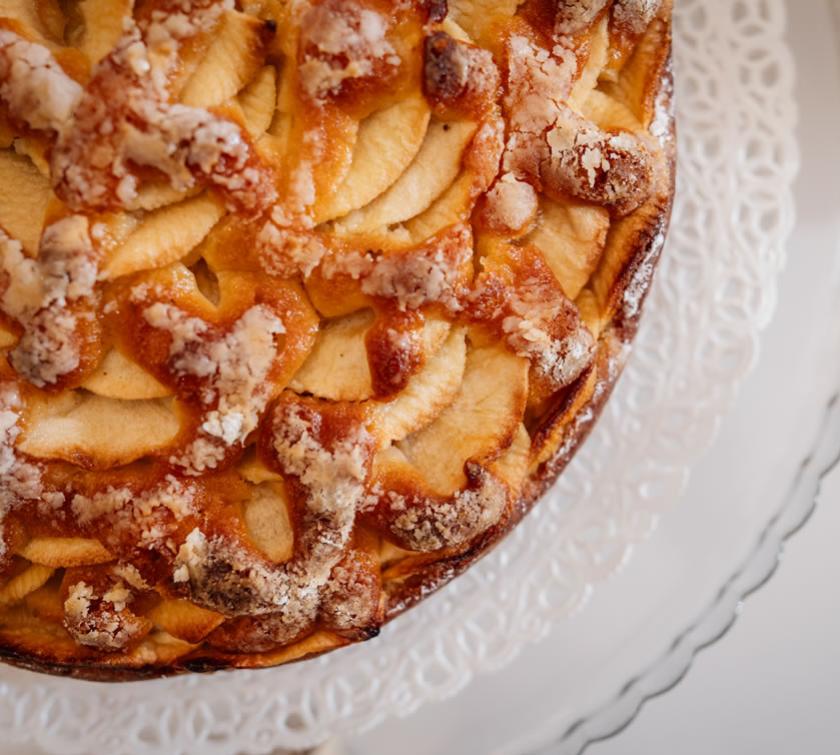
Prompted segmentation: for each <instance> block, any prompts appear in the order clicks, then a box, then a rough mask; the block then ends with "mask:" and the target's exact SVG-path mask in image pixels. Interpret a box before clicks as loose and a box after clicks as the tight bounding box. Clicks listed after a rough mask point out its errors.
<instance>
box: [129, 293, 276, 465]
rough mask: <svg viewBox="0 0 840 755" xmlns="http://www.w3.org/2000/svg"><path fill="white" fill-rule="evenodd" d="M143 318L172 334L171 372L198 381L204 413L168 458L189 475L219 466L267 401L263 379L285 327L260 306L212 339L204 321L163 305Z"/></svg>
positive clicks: (152, 308)
mask: <svg viewBox="0 0 840 755" xmlns="http://www.w3.org/2000/svg"><path fill="white" fill-rule="evenodd" d="M143 318H144V319H145V321H146V322H147V323H148V324H149V325H151V326H152V327H153V328H156V329H159V330H165V331H167V332H168V333H169V334H170V336H171V338H172V340H171V344H170V347H169V365H170V368H171V369H172V371H173V373H174V374H176V375H189V376H192V377H195V378H198V379H199V380H200V384H201V389H200V391H199V396H200V400H201V402H202V404H203V405H204V407H205V409H204V412H203V414H202V421H201V424H200V426H199V429H198V435H197V437H196V439H195V440H194V441H193V442H192V443H191V444H190V446H189V447H188V448H187V449H186V450H185V451H184V452H183V453H182V454H180V455H177V456H173V457H172V458H171V459H170V461H171V462H172V463H173V464H176V465H177V466H179V467H182V468H183V469H184V470H185V471H186V472H187V473H188V474H193V475H199V474H201V473H202V472H204V471H206V470H207V469H213V468H215V467H217V466H218V465H219V464H220V463H221V461H222V460H223V459H224V458H225V455H226V454H227V450H228V449H229V448H230V447H231V446H235V445H239V444H241V443H243V442H244V441H245V439H246V438H247V437H248V435H249V434H250V433H251V432H253V431H254V430H255V429H256V427H257V423H258V422H259V419H260V416H261V415H262V412H263V410H264V409H265V406H266V403H267V402H268V399H269V394H268V383H267V380H266V379H267V377H268V374H269V372H270V370H271V367H272V365H273V364H274V361H275V359H276V357H277V344H276V341H275V337H276V336H278V335H282V334H283V333H285V332H286V329H285V327H284V326H283V323H282V322H281V321H280V318H279V317H277V315H275V314H274V313H273V312H272V311H271V310H269V309H268V308H267V307H265V306H263V305H257V306H254V307H251V308H250V309H248V310H247V311H246V312H245V313H244V314H243V315H242V317H241V318H239V320H237V321H236V323H235V325H234V326H233V329H232V330H231V331H230V332H229V333H227V334H225V335H222V336H220V337H213V336H212V334H211V332H210V330H211V329H210V326H209V325H208V324H207V323H206V322H205V321H204V320H200V319H198V318H196V317H190V316H189V315H187V314H186V313H185V312H184V311H183V310H181V309H178V308H177V307H175V306H174V305H172V304H167V303H164V302H156V303H155V304H152V305H150V306H148V307H146V308H145V309H144V310H143Z"/></svg>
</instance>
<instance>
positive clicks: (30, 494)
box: [0, 382, 47, 560]
mask: <svg viewBox="0 0 840 755" xmlns="http://www.w3.org/2000/svg"><path fill="white" fill-rule="evenodd" d="M21 406H22V405H21V400H20V394H19V392H18V388H17V386H16V385H15V384H14V383H10V382H5V383H0V560H2V559H3V558H4V557H5V556H6V555H7V545H6V541H5V539H4V530H3V525H4V521H5V519H6V517H7V516H8V515H9V514H10V513H11V512H12V511H13V510H14V509H15V508H17V507H18V506H19V505H21V504H23V503H25V502H27V501H30V502H37V501H39V500H40V499H41V498H42V496H44V495H47V494H46V493H45V491H44V488H43V485H42V482H41V469H40V468H39V467H38V466H36V465H35V464H32V463H30V462H28V461H24V460H22V459H20V458H19V457H18V455H17V452H16V450H15V443H16V442H17V439H18V437H19V436H20V434H21V428H20V425H19V421H20V411H21Z"/></svg>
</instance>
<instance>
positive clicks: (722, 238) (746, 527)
mask: <svg viewBox="0 0 840 755" xmlns="http://www.w3.org/2000/svg"><path fill="white" fill-rule="evenodd" d="M813 7H815V8H816V7H817V2H816V0H815V3H814V5H813ZM820 7H821V6H820ZM782 8H783V4H782V0H679V2H678V23H677V30H678V55H677V58H678V78H679V83H678V86H679V97H680V101H679V110H680V115H681V117H682V121H681V133H682V155H681V171H682V174H681V179H680V180H681V186H680V197H679V208H680V209H679V211H678V213H677V215H676V218H675V226H674V231H673V233H672V237H671V241H670V242H669V248H668V250H667V252H666V259H665V264H664V265H663V268H662V270H661V271H660V274H659V276H658V281H657V285H656V289H655V292H654V295H653V296H652V297H651V301H650V311H649V312H648V313H647V316H646V318H645V321H644V325H643V331H642V333H641V334H640V337H639V341H638V343H637V348H636V350H635V352H634V355H633V357H632V360H631V363H630V365H629V367H628V371H627V374H626V375H625V377H624V378H623V379H622V382H621V384H620V386H619V388H618V390H617V391H616V395H615V397H614V399H613V400H612V402H611V404H610V405H609V407H608V410H607V411H606V412H605V416H604V417H603V419H602V420H601V422H600V423H599V425H598V427H597V429H596V432H595V433H594V434H593V437H592V439H591V441H590V442H589V443H588V444H587V446H586V448H585V449H584V450H583V452H582V453H581V454H579V455H578V457H577V458H576V460H575V462H574V464H573V465H572V466H571V467H570V468H569V470H568V471H567V473H566V474H565V475H564V477H563V479H562V481H561V484H560V485H559V486H558V487H557V488H555V490H554V491H553V492H552V494H551V495H550V496H549V497H547V499H546V500H545V501H543V502H542V503H541V504H540V506H539V507H538V508H537V510H536V511H535V513H534V515H532V516H530V517H529V518H528V520H527V521H526V522H525V523H523V525H522V526H521V527H519V528H518V529H517V531H516V532H515V533H513V535H512V537H510V538H509V539H508V540H507V541H506V542H505V544H504V545H503V547H502V548H500V549H499V550H498V551H497V552H496V553H494V554H492V555H491V556H490V557H489V558H487V559H486V560H485V561H483V562H482V563H481V564H479V565H478V567H476V568H474V569H472V570H471V571H470V572H469V574H467V575H465V576H464V577H462V578H460V579H459V580H456V581H455V583H453V584H452V585H451V586H450V587H449V588H447V589H446V590H444V591H442V592H441V594H439V595H437V596H435V597H433V598H431V599H429V600H428V601H426V602H425V603H424V604H423V605H421V606H420V607H419V608H418V609H416V610H414V611H412V612H410V613H409V614H408V615H406V616H405V617H403V618H402V619H400V620H399V621H397V622H395V623H394V624H393V625H392V626H390V627H388V628H387V629H386V631H385V632H384V633H383V636H382V637H381V638H379V639H378V640H376V641H375V642H373V643H368V644H367V645H366V646H362V647H357V648H351V649H349V650H347V651H342V652H340V653H335V654H331V655H330V656H328V657H326V658H324V659H319V660H317V661H314V662H310V663H305V664H299V665H296V666H294V667H289V668H284V669H279V670H274V671H268V672H258V673H248V672H238V673H236V674H222V675H216V676H214V677H210V678H199V677H191V678H186V679H177V680H170V681H164V682H153V683H147V684H135V685H122V686H117V687H109V688H103V687H101V686H97V685H90V684H85V683H80V682H72V681H68V680H54V679H47V678H44V677H36V676H33V675H29V674H25V673H23V672H17V671H12V670H3V671H0V730H1V731H3V732H4V734H5V735H6V740H7V741H8V742H10V743H11V746H12V747H13V748H14V749H12V750H11V751H13V752H15V753H17V752H19V751H20V748H21V746H22V745H23V744H24V743H27V744H31V743H35V744H37V745H38V746H39V747H41V748H42V749H44V750H46V751H48V752H51V753H52V752H54V753H87V752H94V751H108V752H112V753H122V752H131V753H173V755H174V754H175V753H181V752H184V753H185V752H196V751H200V752H202V753H203V754H204V753H208V754H210V753H220V754H221V753H224V754H225V755H227V754H228V753H232V752H235V751H246V752H249V753H264V752H268V751H269V750H270V749H271V748H272V747H275V746H277V745H281V744H282V745H286V746H304V745H306V744H309V743H312V742H315V741H318V740H319V739H321V738H323V737H324V736H325V735H326V734H327V733H329V732H337V733H339V734H342V735H348V736H349V735H352V734H353V733H354V732H357V731H359V730H361V729H365V728H367V729H370V728H371V727H373V726H375V725H376V724H380V723H382V722H383V721H385V720H387V719H389V717H390V723H388V724H386V725H384V726H382V727H380V729H379V730H378V732H379V733H378V734H377V733H373V734H371V735H369V737H368V738H367V739H366V740H356V743H357V744H356V745H354V746H357V747H358V748H359V752H360V753H364V754H365V755H372V754H373V753H378V752H382V753H392V752H394V751H395V750H396V749H398V750H399V751H400V752H401V753H405V755H410V753H412V752H417V753H430V752H442V753H443V752H452V751H457V752H462V753H482V755H483V754H484V753H487V752H491V751H494V750H495V751H498V752H511V753H517V754H518V753H520V752H523V751H525V750H528V749H535V748H538V747H541V746H543V745H544V744H545V743H546V742H548V741H550V740H551V739H553V738H556V737H557V736H562V734H563V731H564V730H566V729H567V728H568V727H569V726H571V725H572V724H574V722H575V721H578V720H579V719H580V718H581V717H582V716H584V717H585V716H587V715H588V714H589V712H590V711H595V710H598V709H599V708H600V707H601V706H603V705H604V703H605V702H606V701H608V700H609V699H610V698H611V697H612V696H613V695H615V693H616V692H617V690H618V689H619V687H620V685H621V684H622V683H623V682H624V681H626V680H628V679H631V678H633V677H634V676H635V675H637V674H638V673H639V672H640V671H641V670H643V669H644V667H645V665H646V664H648V663H650V662H652V661H653V660H654V659H656V658H658V657H660V656H661V655H662V653H663V652H664V650H665V649H666V648H667V646H668V644H669V643H670V642H671V641H672V640H673V638H674V637H675V636H677V633H678V632H679V630H680V629H682V628H683V627H686V626H688V625H689V623H690V622H691V621H692V620H693V619H694V618H696V616H697V615H698V612H699V611H700V608H701V607H702V606H705V605H707V604H708V603H709V601H710V600H711V599H712V596H713V595H714V593H715V592H716V591H717V590H719V588H720V586H721V585H722V584H724V582H725V580H726V578H727V577H728V576H729V575H730V574H731V573H732V570H733V569H734V567H735V565H736V564H737V563H738V562H739V561H738V560H739V559H740V558H743V557H744V554H747V553H749V552H750V550H751V547H752V546H754V544H755V540H756V538H757V536H758V533H759V532H760V531H761V530H762V528H763V527H764V526H765V525H766V522H767V520H768V519H769V516H770V513H769V512H770V510H771V509H770V507H769V502H768V497H767V495H766V490H770V491H772V493H773V494H774V495H778V492H779V490H780V489H781V488H783V487H784V486H785V485H787V483H788V482H789V480H790V479H791V478H792V476H793V471H794V468H795V462H794V459H793V457H790V458H789V455H790V454H791V453H795V452H796V451H797V450H798V445H797V443H798V440H799V439H800V436H801V439H802V443H801V445H802V447H803V449H804V448H805V447H806V446H807V445H808V443H809V442H810V441H811V440H812V437H813V434H814V433H815V432H816V429H815V428H816V423H817V415H818V414H819V412H818V411H817V405H818V403H819V402H818V401H815V402H814V405H813V406H810V405H809V407H804V408H802V409H801V410H800V409H799V408H798V407H797V406H796V405H795V402H794V401H793V400H788V401H787V402H785V401H779V395H780V394H779V385H775V386H767V387H766V388H763V389H762V388H760V387H759V388H756V387H753V388H751V389H750V391H749V392H748V393H747V394H745V399H746V405H747V406H749V405H750V401H758V399H759V398H761V399H763V400H764V403H763V404H762V403H755V404H754V405H753V406H752V409H753V410H754V413H755V414H756V417H754V418H749V415H748V419H746V420H745V419H744V417H740V418H739V419H737V420H732V419H730V420H729V421H728V424H729V428H732V427H733V424H732V423H733V421H734V422H735V425H734V427H735V430H734V432H735V440H734V441H732V443H733V445H730V446H729V447H728V448H729V451H728V453H724V455H723V456H722V457H721V458H720V459H719V460H717V461H714V462H712V461H711V460H710V459H707V460H706V461H705V462H703V463H702V464H701V465H700V467H699V468H698V470H697V473H696V474H695V478H694V479H695V480H699V482H698V483H697V485H699V486H700V487H699V488H698V487H696V486H695V487H694V488H692V490H691V493H690V495H689V496H688V498H687V499H684V500H682V501H680V495H681V492H682V491H683V489H684V486H685V482H686V479H687V476H688V470H689V468H690V467H691V466H692V465H695V464H696V463H697V460H698V457H699V455H700V453H701V452H702V450H703V449H705V448H706V447H707V446H708V444H709V443H710V441H711V439H712V437H713V435H714V433H715V431H716V429H717V427H718V424H719V421H720V418H721V417H722V416H723V415H724V414H725V413H726V412H727V411H728V410H729V409H730V408H731V406H732V401H733V398H734V395H735V389H736V386H737V384H738V383H739V382H740V381H741V380H742V378H743V377H744V376H745V374H746V373H747V372H748V370H749V368H750V367H751V366H752V365H753V363H754V359H755V355H756V353H757V341H758V334H759V331H760V330H761V328H762V327H764V326H765V325H766V324H767V322H768V320H769V318H770V314H771V313H772V311H773V308H774V305H775V301H776V281H777V276H778V272H779V268H780V264H781V261H782V249H783V244H784V240H785V239H786V237H787V235H788V233H789V231H790V228H791V224H792V197H791V195H790V185H791V182H792V180H793V176H794V173H795V168H796V147H795V142H794V137H793V127H794V119H795V112H796V109H795V103H794V100H793V95H794V81H793V73H794V65H793V62H792V59H791V57H790V55H789V50H788V47H787V44H786V40H785V23H784V14H783V13H782ZM835 122H836V121H835ZM821 207H822V208H823V209H825V210H826V211H827V210H828V207H827V205H826V203H825V202H823V204H822V205H821ZM817 230H818V231H819V233H823V234H829V229H828V228H823V227H822V226H820V227H819V228H818V229H817ZM802 241H803V244H804V249H805V252H806V253H805V254H803V255H802V259H803V260H805V261H806V262H808V264H810V265H811V267H810V268H808V269H804V268H803V280H804V281H805V282H806V283H807V284H808V286H809V287H810V288H809V289H806V290H805V293H804V295H803V296H800V298H803V299H804V300H803V301H802V302H801V303H800V305H799V306H804V307H805V308H806V309H807V311H808V312H809V313H810V314H811V316H812V317H813V318H814V319H812V320H810V321H811V322H816V323H822V322H826V320H825V319H819V318H824V317H825V315H826V309H825V304H826V301H825V299H826V298H827V297H825V296H823V292H822V291H821V290H820V291H815V290H814V282H815V281H818V280H824V279H825V278H826V275H827V270H826V268H827V262H828V255H827V253H826V252H825V245H824V244H823V245H822V246H820V245H819V244H822V242H823V239H822V238H820V239H816V238H803V239H802ZM806 242H807V243H806ZM817 242H819V244H818V243H817ZM794 269H795V268H792V270H794ZM805 273H807V274H805ZM791 275H792V272H791V273H789V274H788V275H787V277H786V281H787V280H790V279H791ZM818 294H819V295H818ZM801 313H802V310H801V309H800V310H799V314H800V316H801ZM835 319H836V318H835ZM800 321H801V320H796V322H800ZM795 335H796V337H795V338H793V339H790V340H789V344H790V343H792V344H793V345H795V346H796V350H795V352H794V353H796V354H797V359H796V360H792V359H791V354H790V352H787V353H786V354H785V359H784V360H783V361H782V362H781V363H782V364H783V366H784V367H785V370H787V371H788V375H790V374H791V373H790V371H791V370H793V369H796V370H798V369H801V370H802V371H803V375H805V374H811V372H812V371H813V369H814V368H815V365H817V364H818V362H817V360H818V359H819V358H822V356H823V354H822V353H821V352H820V351H819V350H818V349H817V348H816V342H817V339H816V336H815V333H814V330H811V331H807V332H803V333H799V334H795ZM772 353H773V350H772V348H768V354H767V359H771V355H772ZM754 385H755V381H754ZM762 391H765V392H762ZM785 395H787V394H785ZM771 399H772V400H771ZM742 406H744V404H743V403H742ZM770 407H772V410H773V413H771V412H770ZM806 410H807V411H806ZM811 410H813V412H812V413H813V414H814V415H815V416H814V421H813V422H812V423H811V424H812V425H813V426H814V427H812V428H810V429H801V430H800V429H799V425H800V424H802V425H803V428H804V425H805V424H807V423H806V422H805V419H804V418H805V415H806V414H808V413H810V412H811ZM739 411H740V412H743V411H745V410H744V409H742V408H740V407H739ZM747 411H749V410H747ZM797 412H799V413H798V414H797ZM809 421H810V420H809ZM729 428H727V429H729ZM794 431H795V432H794ZM779 432H781V435H780V434H778V433H779ZM806 437H807V441H806V440H805V439H806ZM724 447H725V446H724ZM733 449H734V451H735V452H733ZM785 449H788V450H787V452H785ZM768 451H775V452H776V455H777V456H782V457H784V458H782V459H781V461H782V462H784V463H780V464H778V465H776V466H774V468H773V472H774V475H775V476H776V477H778V479H777V480H776V481H775V485H776V487H775V488H774V487H772V484H771V481H770V480H769V479H768V476H767V475H764V473H763V472H762V473H761V474H760V475H758V476H756V474H755V469H760V468H762V467H763V465H764V464H765V463H766V460H767V458H768V457H767V453H768ZM788 461H790V464H787V462H788ZM710 464H711V466H710ZM751 465H752V466H751ZM766 484H771V487H770V488H766V489H765V490H764V491H762V489H761V486H762V485H766ZM698 501H699V503H698ZM676 504H678V506H677V508H676V513H674V514H672V515H669V516H668V517H667V518H666V520H665V526H664V527H663V528H661V530H660V532H659V533H658V534H657V536H656V538H655V539H654V540H653V541H652V542H650V543H648V544H646V545H645V546H644V547H643V548H640V549H639V552H638V554H637V557H636V558H634V559H633V560H632V562H630V564H631V565H630V568H628V569H626V570H625V574H624V575H623V576H622V577H621V579H620V580H615V581H613V582H612V583H609V584H606V585H604V584H602V583H603V580H604V579H605V578H606V577H608V576H610V575H612V574H614V573H615V572H616V571H617V570H618V569H619V568H620V567H621V566H622V565H625V564H626V563H627V561H628V557H629V555H630V552H631V550H632V548H633V546H634V544H637V543H639V542H641V541H643V540H645V539H646V538H647V537H649V536H650V534H651V533H652V532H653V530H654V527H655V524H656V522H657V520H658V518H659V514H660V513H661V512H663V511H665V510H670V509H672V508H673V507H674V506H675V505H676ZM712 504H713V505H712ZM620 584H623V585H624V586H623V587H621V588H619V589H617V588H616V586H617V585H620ZM596 585H597V586H598V587H597V589H594V587H595V586H596ZM593 595H594V599H592V600H589V599H590V598H591V597H592V596H593ZM587 601H589V605H588V606H587V607H586V610H585V611H584V610H582V609H583V607H584V606H585V604H586V603H587ZM575 612H577V613H578V615H577V617H576V618H574V619H569V618H568V617H569V616H570V614H573V613H575ZM546 638H547V639H546ZM540 640H542V641H541V642H540ZM535 643H537V644H535ZM517 655H520V658H519V660H518V661H517V663H516V664H515V665H512V666H509V668H508V670H507V671H505V672H504V673H503V674H497V675H495V676H490V675H488V672H489V671H492V670H494V669H499V668H501V667H503V666H505V665H507V664H509V663H510V661H511V660H513V659H514V658H515V657H517ZM471 680H474V681H473V683H472V684H471V685H470V681H471ZM467 685H469V686H468V687H467ZM464 687H467V689H466V691H465V692H464V693H463V694H462V695H461V696H460V697H459V698H457V699H456V701H452V702H449V703H446V704H443V705H441V704H435V703H434V702H432V701H435V700H440V699H444V698H447V697H450V696H451V695H452V694H454V693H455V692H457V691H458V690H460V689H463V688H464ZM627 699H629V698H627ZM424 704H425V705H426V706H427V707H426V708H424V709H423V711H422V712H421V714H419V715H418V716H417V717H416V718H415V719H413V720H410V721H404V722H402V723H394V719H393V716H394V715H395V714H396V715H407V714H409V713H411V712H413V711H415V710H417V709H418V708H420V707H421V706H422V705H424ZM630 707H632V703H631V705H630ZM615 709H616V708H615V707H614V706H613V710H615ZM488 711H494V712H495V711H500V712H501V713H502V715H493V716H488V715H487V714H488ZM591 720H593V721H594V720H595V719H591ZM614 720H615V719H613V718H611V719H610V721H611V722H613V721H614ZM430 721H431V722H433V723H432V724H431V725H430V724H429V722H430ZM575 731H577V732H583V731H584V729H583V728H582V727H579V728H578V729H576V730H575ZM595 733H596V734H597V733H606V732H604V731H600V730H599V731H596V732H595ZM589 735H590V733H587V734H586V736H589ZM575 736H577V735H575ZM567 741H568V742H569V743H571V744H570V746H575V745H574V743H573V742H572V740H567Z"/></svg>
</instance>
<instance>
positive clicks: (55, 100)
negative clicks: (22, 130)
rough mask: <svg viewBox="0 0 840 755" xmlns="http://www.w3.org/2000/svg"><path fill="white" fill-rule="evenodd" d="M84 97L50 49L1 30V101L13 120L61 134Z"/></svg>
mask: <svg viewBox="0 0 840 755" xmlns="http://www.w3.org/2000/svg"><path fill="white" fill-rule="evenodd" d="M81 96H82V87H81V86H80V85H79V84H78V83H77V82H76V81H74V80H73V79H71V78H70V77H69V76H68V75H67V74H66V73H65V72H64V70H63V69H62V68H61V66H59V64H58V62H57V61H56V60H55V58H54V57H53V55H52V53H51V52H50V51H49V50H48V49H47V48H46V47H44V46H42V45H39V44H35V43H34V42H29V41H28V40H25V39H23V37H20V36H19V35H17V34H15V33H14V32H12V31H9V30H7V29H0V100H2V101H3V102H4V103H5V104H6V106H7V107H8V108H9V112H10V113H11V115H12V117H13V118H16V119H17V120H20V121H23V122H24V123H26V124H27V125H28V126H29V127H30V128H33V129H50V130H52V131H60V130H61V129H62V128H63V127H64V125H65V124H66V123H67V121H68V120H69V119H70V116H71V114H72V112H73V110H74V109H75V107H76V103H77V102H78V101H79V99H80V98H81Z"/></svg>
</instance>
